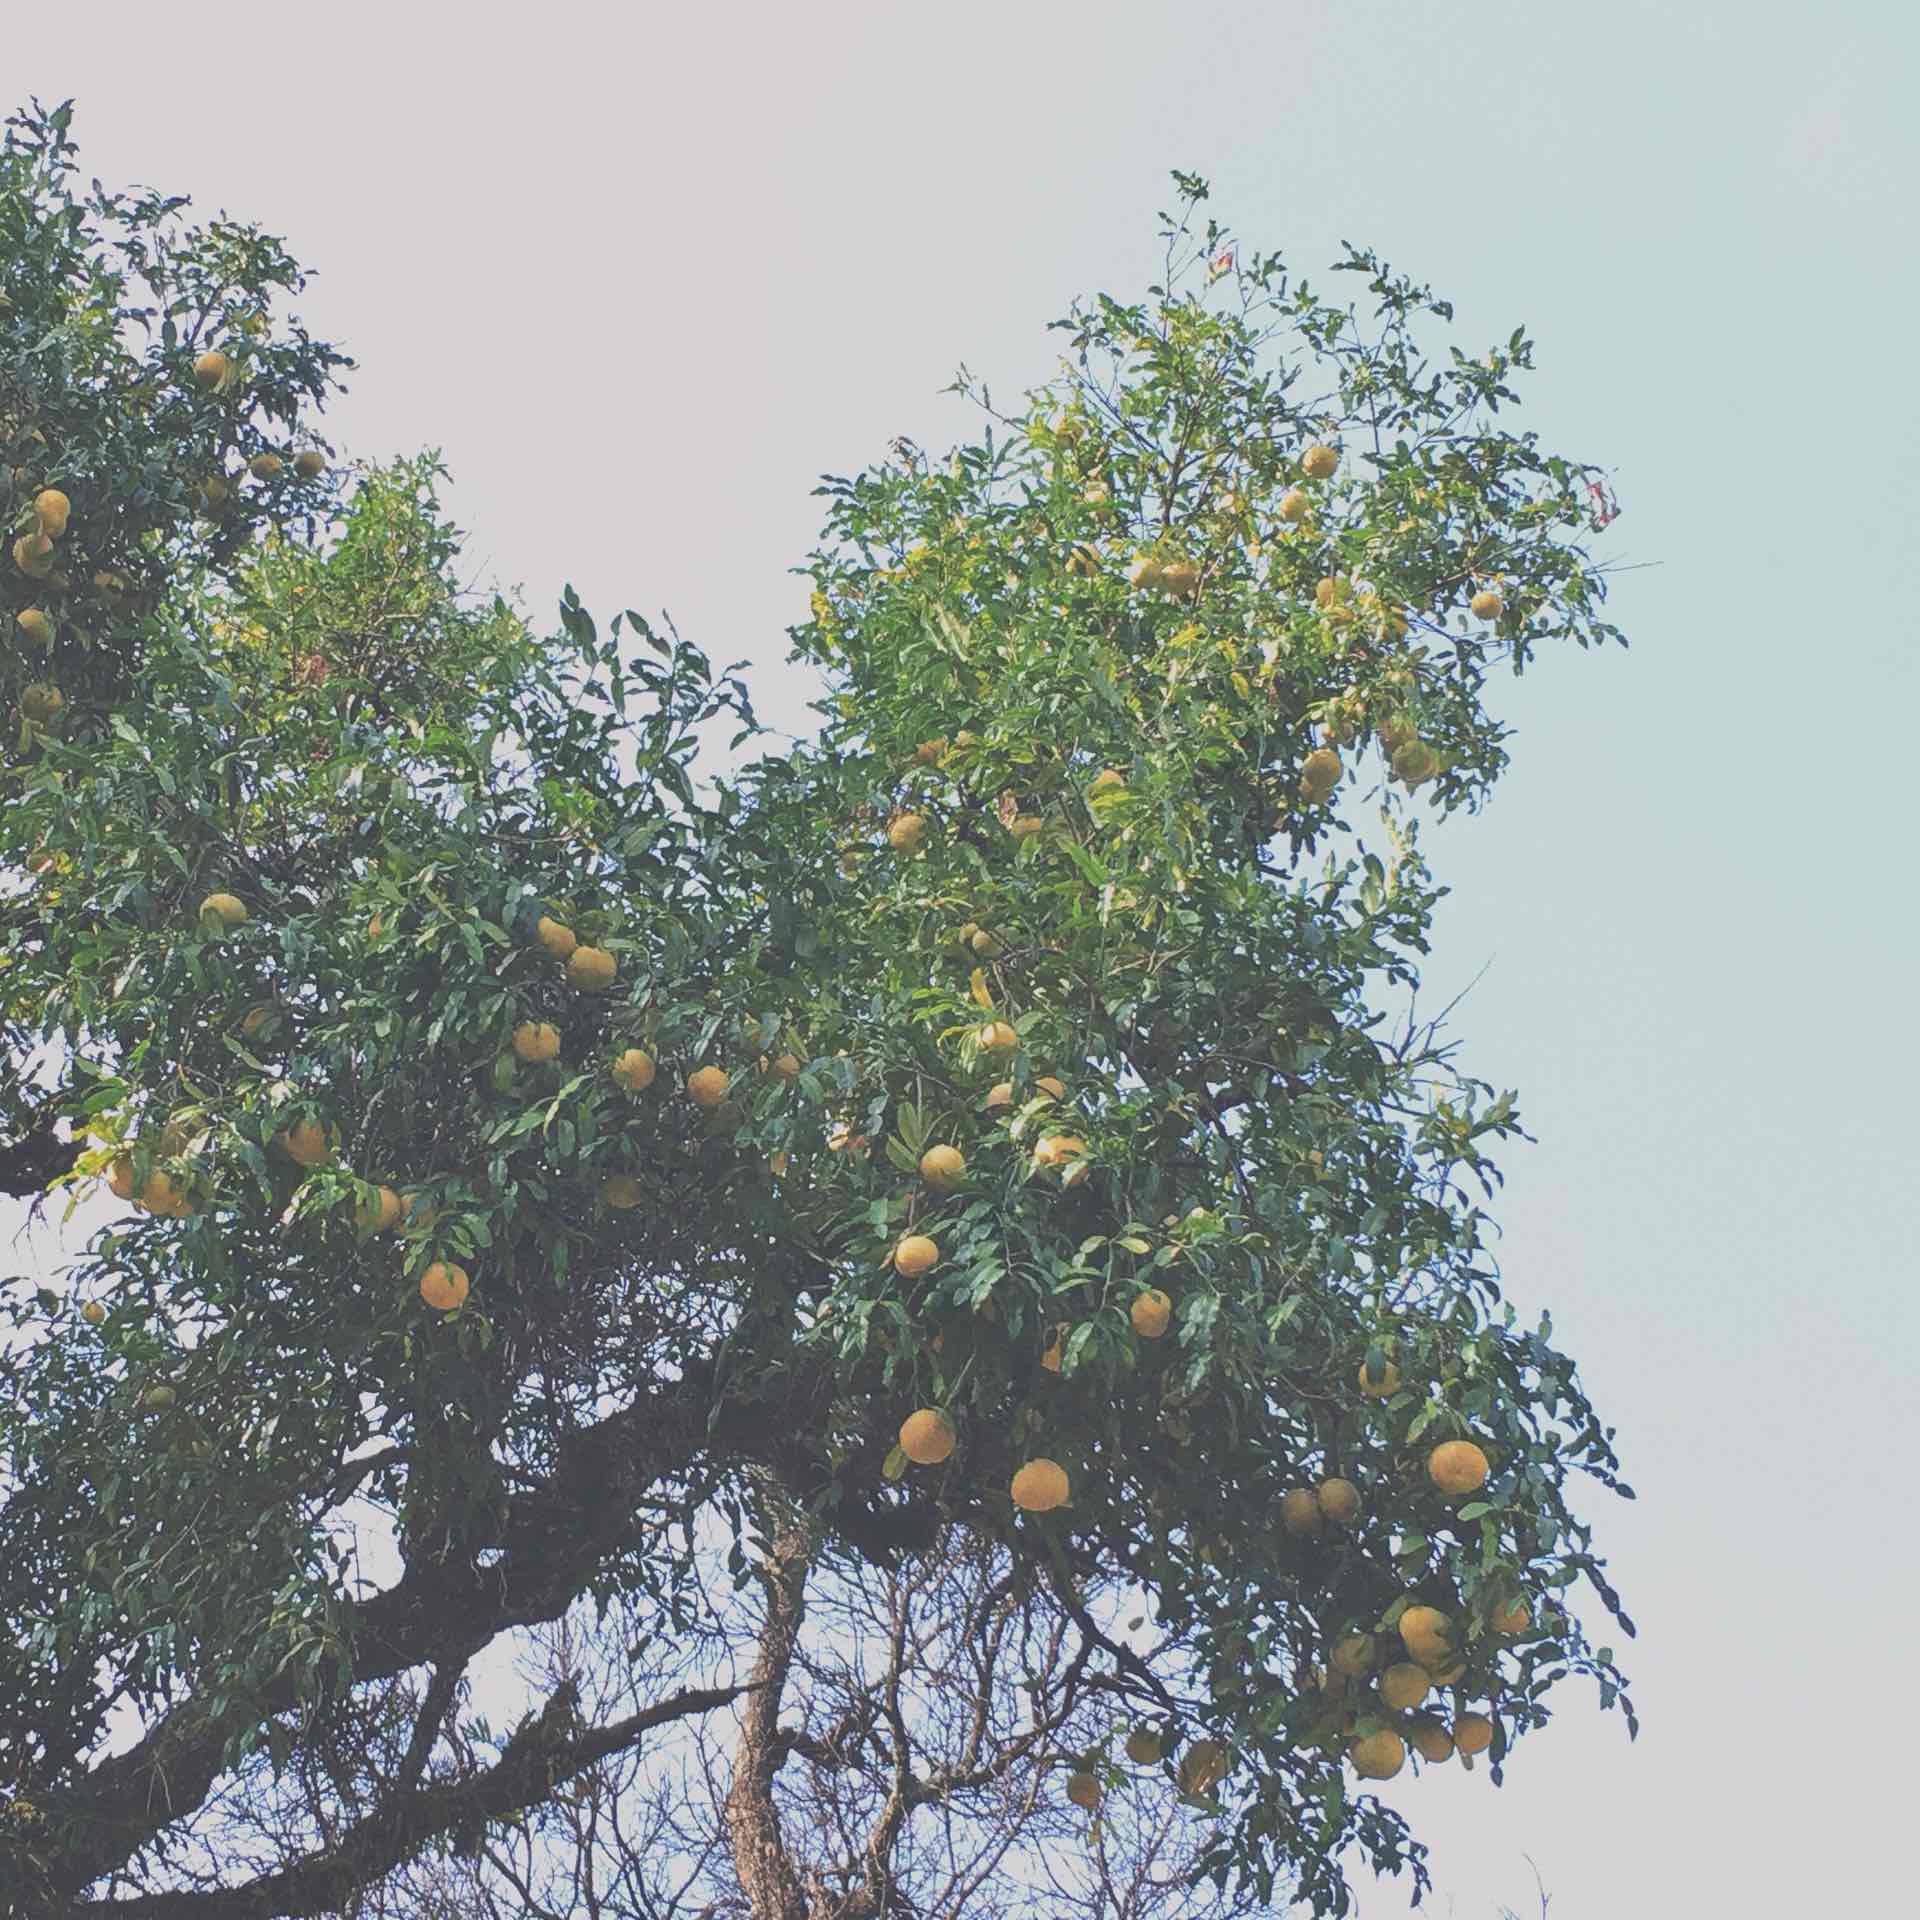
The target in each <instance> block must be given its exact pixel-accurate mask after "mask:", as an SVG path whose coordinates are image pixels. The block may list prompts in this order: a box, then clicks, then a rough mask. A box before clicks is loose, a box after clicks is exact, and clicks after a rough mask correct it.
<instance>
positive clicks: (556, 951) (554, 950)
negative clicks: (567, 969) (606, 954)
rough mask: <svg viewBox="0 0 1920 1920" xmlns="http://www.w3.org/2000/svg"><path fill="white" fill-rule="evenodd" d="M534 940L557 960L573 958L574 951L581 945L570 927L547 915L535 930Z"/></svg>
mask: <svg viewBox="0 0 1920 1920" xmlns="http://www.w3.org/2000/svg"><path fill="white" fill-rule="evenodd" d="M533 933H534V938H535V939H536V940H538V941H539V942H540V944H541V945H542V946H543V947H545V948H546V950H547V951H548V952H549V953H550V954H552V955H553V957H554V958H555V959H556V960H567V959H571V958H572V956H573V950H574V948H575V947H577V946H578V945H579V944H580V941H579V937H578V936H577V935H576V934H575V933H574V930H573V929H572V928H571V927H569V926H564V925H562V924H561V922H560V921H558V920H550V919H548V918H547V916H546V915H545V914H542V915H541V916H540V920H539V923H538V924H537V925H536V926H535V927H534V930H533Z"/></svg>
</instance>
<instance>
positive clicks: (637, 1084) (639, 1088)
mask: <svg viewBox="0 0 1920 1920" xmlns="http://www.w3.org/2000/svg"><path fill="white" fill-rule="evenodd" d="M654 1072H655V1068H654V1064H653V1055H652V1054H650V1053H647V1052H644V1051H643V1050H642V1049H641V1048H639V1047H629V1048H628V1049H627V1050H626V1052H625V1053H623V1054H622V1055H621V1056H620V1057H619V1059H617V1060H616V1061H615V1062H614V1063H613V1077H614V1079H615V1080H616V1081H618V1082H619V1084H620V1085H621V1086H623V1087H625V1088H626V1090H627V1091H628V1092H629V1093H645V1092H646V1090H647V1089H648V1088H649V1087H650V1086H652V1085H653V1076H654Z"/></svg>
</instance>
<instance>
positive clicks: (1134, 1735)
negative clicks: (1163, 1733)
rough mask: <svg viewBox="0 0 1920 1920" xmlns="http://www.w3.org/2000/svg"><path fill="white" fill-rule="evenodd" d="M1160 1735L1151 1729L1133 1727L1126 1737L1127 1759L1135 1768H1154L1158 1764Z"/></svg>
mask: <svg viewBox="0 0 1920 1920" xmlns="http://www.w3.org/2000/svg"><path fill="white" fill-rule="evenodd" d="M1161 1751H1162V1749H1161V1745H1160V1735H1159V1733H1158V1732H1157V1731H1156V1730H1155V1729H1154V1728H1152V1727H1135V1728H1134V1730H1133V1731H1132V1732H1131V1733H1130V1734H1128V1735H1127V1758H1128V1759H1129V1760H1131V1761H1132V1762H1133V1764H1134V1765H1135V1766H1136V1767H1154V1766H1158V1765H1159V1764H1160V1754H1161Z"/></svg>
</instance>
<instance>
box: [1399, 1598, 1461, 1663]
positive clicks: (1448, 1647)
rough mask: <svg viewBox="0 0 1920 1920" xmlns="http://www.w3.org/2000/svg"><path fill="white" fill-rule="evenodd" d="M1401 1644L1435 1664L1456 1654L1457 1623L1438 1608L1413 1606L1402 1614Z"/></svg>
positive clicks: (1423, 1660) (1417, 1658)
mask: <svg viewBox="0 0 1920 1920" xmlns="http://www.w3.org/2000/svg"><path fill="white" fill-rule="evenodd" d="M1400 1644H1401V1645H1402V1646H1403V1647H1405V1648H1406V1650H1407V1651H1408V1652H1409V1653H1410V1654H1412V1655H1413V1657H1414V1658H1415V1659H1416V1660H1418V1661H1419V1662H1420V1664H1421V1665H1422V1666H1423V1667H1432V1666H1435V1665H1438V1664H1440V1663H1442V1662H1444V1661H1447V1660H1450V1659H1451V1658H1452V1657H1453V1622H1452V1621H1451V1620H1449V1619H1448V1618H1447V1616H1446V1615H1445V1614H1444V1613H1442V1612H1441V1611H1440V1609H1439V1608H1438V1607H1427V1606H1413V1607H1409V1608H1407V1610H1406V1611H1405V1612H1404V1613H1403V1614H1401V1616H1400Z"/></svg>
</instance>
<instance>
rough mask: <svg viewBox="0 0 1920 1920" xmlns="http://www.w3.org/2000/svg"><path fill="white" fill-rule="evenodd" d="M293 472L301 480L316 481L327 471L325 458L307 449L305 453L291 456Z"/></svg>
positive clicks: (322, 454)
mask: <svg viewBox="0 0 1920 1920" xmlns="http://www.w3.org/2000/svg"><path fill="white" fill-rule="evenodd" d="M293 470H294V472H295V473H297V474H298V475H299V476H300V478H301V479H302V480H318V479H319V478H320V476H321V475H322V474H323V473H325V472H326V470H327V456H326V455H325V454H324V453H316V452H315V451H314V450H313V449H312V448H311V447H309V448H308V449H307V451H306V452H305V453H296V454H295V455H294V456H293Z"/></svg>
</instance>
